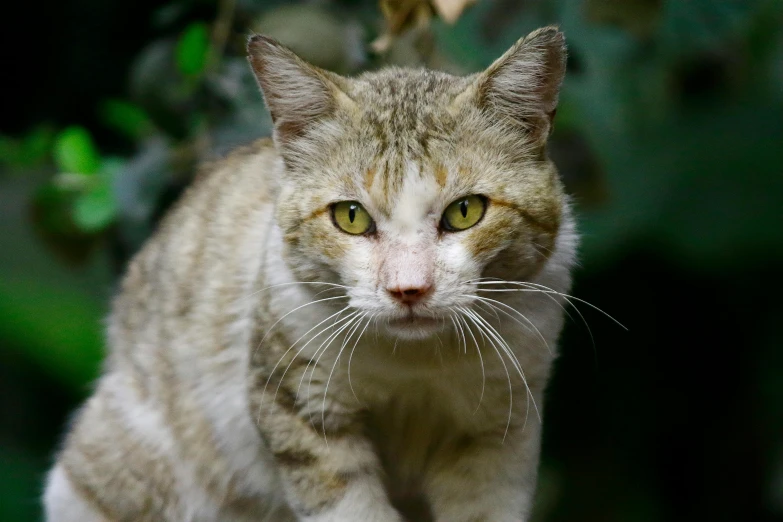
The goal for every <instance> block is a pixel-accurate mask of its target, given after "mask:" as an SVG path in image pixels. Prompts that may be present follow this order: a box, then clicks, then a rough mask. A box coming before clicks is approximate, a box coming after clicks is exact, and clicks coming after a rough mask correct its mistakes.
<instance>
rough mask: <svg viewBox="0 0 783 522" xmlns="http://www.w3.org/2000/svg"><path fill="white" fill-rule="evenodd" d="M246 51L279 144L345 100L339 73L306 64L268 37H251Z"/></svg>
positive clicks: (329, 112) (297, 135)
mask: <svg viewBox="0 0 783 522" xmlns="http://www.w3.org/2000/svg"><path fill="white" fill-rule="evenodd" d="M247 54H248V60H249V61H250V65H251V67H252V68H253V72H254V73H255V76H256V80H257V81H258V85H259V87H260V88H261V92H262V93H263V95H264V101H265V102H266V106H267V108H268V109H269V112H270V114H271V115H272V122H273V123H274V124H275V140H276V141H277V142H278V144H279V145H282V146H285V145H287V144H289V143H290V142H291V141H293V140H295V139H297V138H300V137H302V136H303V135H304V134H305V133H306V132H307V129H308V127H309V126H310V125H312V124H313V123H314V122H316V121H318V120H319V119H321V118H324V117H327V116H329V115H330V114H332V113H333V112H334V110H335V109H336V108H337V105H338V104H339V103H341V102H343V103H344V100H345V99H347V96H346V95H345V93H344V92H343V91H342V89H341V88H340V86H339V85H338V83H340V82H341V80H342V79H341V78H340V77H339V76H337V75H336V74H332V73H330V72H328V71H324V70H323V69H319V68H318V67H315V66H313V65H310V64H309V63H307V62H305V61H304V60H302V59H301V58H299V57H298V56H297V55H295V54H294V53H293V52H292V51H290V50H289V49H287V48H286V47H283V46H282V45H281V44H279V43H278V42H276V41H275V40H273V39H272V38H269V37H267V36H263V35H259V34H257V35H253V36H251V37H250V40H249V41H248V44H247Z"/></svg>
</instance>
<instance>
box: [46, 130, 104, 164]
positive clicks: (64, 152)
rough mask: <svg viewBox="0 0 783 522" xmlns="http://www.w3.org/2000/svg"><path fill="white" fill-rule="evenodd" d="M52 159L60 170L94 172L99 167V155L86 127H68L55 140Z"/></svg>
mask: <svg viewBox="0 0 783 522" xmlns="http://www.w3.org/2000/svg"><path fill="white" fill-rule="evenodd" d="M54 160H55V162H56V163H57V168H58V169H59V170H60V171H61V172H75V173H78V174H95V173H96V172H98V169H99V167H100V161H101V157H100V154H98V151H97V149H96V148H95V144H94V143H93V141H92V137H90V133H89V132H87V129H85V128H84V127H69V128H67V129H65V130H64V131H62V132H61V133H60V134H59V136H57V139H56V140H55V144H54Z"/></svg>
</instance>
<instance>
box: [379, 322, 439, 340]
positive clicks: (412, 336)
mask: <svg viewBox="0 0 783 522" xmlns="http://www.w3.org/2000/svg"><path fill="white" fill-rule="evenodd" d="M442 324H443V321H439V320H438V319H436V318H434V317H424V316H407V317H400V318H394V319H389V321H388V322H387V323H386V330H387V331H388V333H389V334H390V335H392V336H394V337H399V338H400V339H405V340H411V341H415V340H421V339H427V338H428V337H432V336H433V335H435V334H436V333H437V332H438V330H440V329H441V326H442Z"/></svg>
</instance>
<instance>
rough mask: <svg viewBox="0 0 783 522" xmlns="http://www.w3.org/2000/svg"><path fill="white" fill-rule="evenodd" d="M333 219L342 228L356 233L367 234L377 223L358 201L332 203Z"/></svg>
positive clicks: (350, 232) (344, 230)
mask: <svg viewBox="0 0 783 522" xmlns="http://www.w3.org/2000/svg"><path fill="white" fill-rule="evenodd" d="M332 219H333V220H334V224H335V225H337V227H338V228H339V229H340V230H342V231H343V232H348V233H349V234H354V235H361V234H366V233H367V232H370V231H371V230H372V229H373V227H374V225H375V224H374V223H373V220H372V218H371V217H370V215H369V214H368V213H367V211H366V210H364V207H363V206H361V204H359V203H357V202H356V201H340V202H339V203H335V204H334V205H332Z"/></svg>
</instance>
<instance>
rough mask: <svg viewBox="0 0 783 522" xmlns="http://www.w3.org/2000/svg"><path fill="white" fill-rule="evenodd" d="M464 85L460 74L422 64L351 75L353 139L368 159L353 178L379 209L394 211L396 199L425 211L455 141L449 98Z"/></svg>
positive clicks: (440, 185)
mask: <svg viewBox="0 0 783 522" xmlns="http://www.w3.org/2000/svg"><path fill="white" fill-rule="evenodd" d="M464 85H465V79H464V78H458V77H454V76H451V75H449V74H446V73H442V72H437V71H428V70H424V69H422V70H414V69H399V68H397V69H387V70H383V71H380V72H375V73H368V74H365V75H363V76H361V77H359V78H358V79H357V80H355V83H354V84H353V86H352V87H353V88H352V92H351V97H352V98H353V99H354V100H355V101H356V103H357V105H358V106H359V109H360V120H359V125H358V127H357V130H358V132H359V133H360V134H361V137H360V139H359V140H357V142H358V143H359V144H360V148H361V149H362V151H363V152H364V154H361V156H364V157H363V159H364V160H365V161H368V162H369V165H368V166H367V168H366V169H364V170H363V171H362V172H354V173H353V176H355V178H354V180H353V181H354V182H355V183H358V184H360V185H361V188H362V189H364V191H366V194H367V195H368V196H370V197H371V198H372V200H373V203H374V204H375V206H376V207H377V208H378V209H379V210H380V211H382V212H383V213H385V214H388V215H391V214H394V210H395V209H398V208H399V205H400V203H401V202H404V203H405V205H406V206H408V207H410V206H411V205H413V206H417V207H420V210H419V211H425V209H426V208H428V207H430V205H431V203H432V202H433V201H434V200H436V199H438V196H439V195H440V192H441V191H442V189H443V188H444V186H445V183H446V178H447V172H446V171H447V169H448V170H451V169H449V168H448V167H446V166H445V164H444V163H445V162H447V160H448V159H449V158H450V157H452V156H453V154H452V152H453V145H454V142H455V136H454V130H455V127H456V126H457V125H456V119H457V116H456V115H455V114H454V112H453V111H451V110H450V104H451V102H452V100H453V99H454V97H455V96H456V95H457V94H459V92H461V91H462V90H464ZM370 158H371V159H370ZM414 196H415V197H414ZM414 203H417V204H415V205H414ZM417 212H418V211H417Z"/></svg>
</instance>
